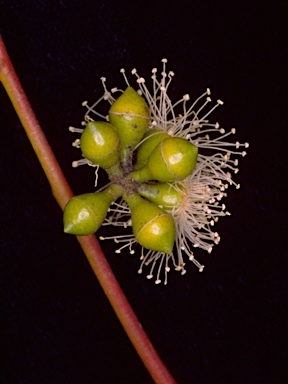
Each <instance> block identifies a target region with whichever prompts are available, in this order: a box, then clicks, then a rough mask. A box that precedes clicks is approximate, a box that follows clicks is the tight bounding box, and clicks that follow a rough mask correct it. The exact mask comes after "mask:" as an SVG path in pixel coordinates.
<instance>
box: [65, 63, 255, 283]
mask: <svg viewBox="0 0 288 384" xmlns="http://www.w3.org/2000/svg"><path fill="white" fill-rule="evenodd" d="M162 63H163V68H162V72H161V75H160V76H157V69H156V68H153V69H152V87H151V88H152V92H150V91H149V90H148V88H147V86H146V82H145V79H144V78H143V77H141V76H139V75H138V73H137V71H136V69H133V70H132V74H133V75H134V76H135V77H136V84H137V87H138V90H137V92H135V91H134V90H133V88H132V87H131V86H130V84H129V81H128V79H127V77H126V74H125V71H124V69H121V73H122V74H123V76H124V79H125V82H126V84H127V87H128V88H127V89H126V90H125V91H122V90H120V89H118V88H113V89H111V91H108V89H107V87H106V79H105V78H103V77H102V78H101V81H102V84H103V88H104V93H103V96H102V97H101V98H100V99H99V100H97V102H96V103H94V104H93V105H92V106H89V105H88V103H87V102H84V103H83V105H84V106H85V107H86V108H87V112H86V114H85V117H84V122H83V125H85V129H82V128H74V127H70V131H72V132H77V133H81V139H77V140H76V141H75V142H74V143H73V145H74V146H75V147H78V148H81V151H82V155H83V158H82V159H81V160H79V161H74V162H73V166H74V167H76V166H79V165H82V164H88V165H90V166H94V167H95V168H96V184H97V171H98V168H99V166H100V167H102V168H104V169H105V170H106V172H107V174H108V176H109V178H110V181H111V182H110V183H109V184H108V186H107V187H106V188H105V189H104V190H103V189H101V191H98V192H96V193H94V194H85V195H80V196H76V197H75V198H73V199H72V200H70V202H69V203H68V204H67V207H66V209H65V212H64V227H65V232H67V233H72V234H77V235H79V234H80V235H85V234H90V233H93V232H95V231H97V229H98V228H99V227H100V226H101V225H112V226H122V227H123V228H125V229H127V230H129V228H131V227H132V233H129V234H126V235H119V236H117V235H115V236H110V237H105V238H104V237H100V239H101V240H107V239H113V240H114V241H115V242H116V243H119V244H120V247H119V248H118V249H117V250H116V253H120V252H121V251H122V250H123V249H129V251H130V253H131V254H133V253H134V249H133V246H134V245H135V244H136V243H139V244H140V245H141V246H142V251H141V256H140V259H141V265H140V268H139V271H138V272H139V273H142V269H143V267H144V266H148V265H150V269H149V272H148V275H147V278H148V279H152V278H155V283H156V284H159V283H161V281H162V280H163V279H164V284H167V273H168V272H169V270H170V267H171V265H173V267H174V269H175V270H176V271H180V273H181V274H184V273H185V272H186V270H185V257H188V259H189V260H191V261H192V262H193V263H194V264H195V265H196V266H197V267H198V268H199V271H200V272H201V271H202V270H203V268H204V266H203V265H201V264H200V263H199V262H198V261H197V260H196V259H195V257H194V252H193V249H194V248H201V249H203V250H205V251H207V252H208V253H210V252H211V251H212V249H213V246H214V244H218V243H219V241H220V236H219V234H218V232H216V231H214V224H215V223H216V222H217V221H218V220H219V217H222V216H227V215H230V213H229V212H228V211H227V210H226V206H225V204H224V203H223V202H222V199H223V197H225V196H226V195H227V189H228V187H229V185H234V186H235V187H236V188H237V189H238V188H239V187H240V185H239V184H236V183H235V182H234V181H233V180H232V174H233V173H234V174H236V173H237V172H238V159H237V156H245V155H246V150H245V149H246V148H248V146H249V145H248V143H243V144H242V143H239V142H238V141H236V142H232V141H230V140H229V139H230V136H231V135H234V134H235V133H236V130H235V128H232V129H231V130H229V131H227V132H226V131H225V129H224V128H222V127H221V126H220V125H219V124H218V123H210V122H209V120H208V116H209V115H210V114H211V113H212V112H213V111H214V110H215V108H217V107H218V106H220V105H222V104H223V102H222V101H221V100H217V101H216V103H212V99H211V92H210V90H209V89H207V90H206V91H205V92H204V93H203V94H202V95H201V96H200V97H198V98H197V99H196V100H195V101H194V102H193V103H190V102H189V101H190V97H189V95H188V94H186V95H184V96H183V97H182V98H181V99H180V100H178V101H177V102H175V103H173V102H172V101H171V99H170V97H169V96H168V88H169V85H170V83H171V81H172V78H173V76H174V73H173V72H172V71H169V72H167V70H166V63H167V60H166V59H163V60H162ZM117 93H121V96H120V97H119V98H114V96H113V95H114V94H117ZM102 101H103V102H107V103H108V104H107V105H108V106H109V107H110V109H109V115H108V116H105V115H102V114H100V113H99V112H98V111H97V106H98V104H99V103H100V102H102ZM209 105H212V107H210V108H209ZM99 118H100V119H102V121H101V122H99V121H97V120H98V119H99ZM91 212H92V213H93V214H92V216H93V220H91V218H90V216H91ZM107 212H109V213H108V215H107ZM89 215H90V216H89ZM95 217H96V218H95ZM171 218H172V219H173V220H171ZM157 231H158V232H157Z"/></svg>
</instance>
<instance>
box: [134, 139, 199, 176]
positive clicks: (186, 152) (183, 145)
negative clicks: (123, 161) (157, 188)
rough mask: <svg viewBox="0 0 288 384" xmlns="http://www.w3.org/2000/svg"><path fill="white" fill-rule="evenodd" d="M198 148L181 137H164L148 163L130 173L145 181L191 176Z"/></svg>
mask: <svg viewBox="0 0 288 384" xmlns="http://www.w3.org/2000/svg"><path fill="white" fill-rule="evenodd" d="M197 156H198V148H197V147H196V146H195V145H194V144H192V143H190V142H189V141H188V140H185V139H181V138H179V137H169V138H168V139H164V140H163V141H161V143H160V144H158V145H157V147H156V148H155V149H154V150H153V152H152V153H151V155H150V156H149V159H148V163H147V164H146V165H145V166H144V167H143V168H141V169H139V170H138V171H135V172H133V173H131V174H130V177H131V178H134V179H135V180H137V181H140V182H143V181H148V180H158V181H164V182H172V181H180V180H184V179H185V178H186V177H187V176H189V175H190V174H191V173H192V172H193V170H194V168H195V166H196V163H197Z"/></svg>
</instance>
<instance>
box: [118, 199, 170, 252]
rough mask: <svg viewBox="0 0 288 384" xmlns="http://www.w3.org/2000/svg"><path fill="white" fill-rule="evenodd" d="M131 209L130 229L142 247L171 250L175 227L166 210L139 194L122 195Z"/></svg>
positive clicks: (164, 250)
mask: <svg viewBox="0 0 288 384" xmlns="http://www.w3.org/2000/svg"><path fill="white" fill-rule="evenodd" d="M123 197H124V199H125V200H126V202H127V203H128V205H129V207H130V209H131V218H132V230H133V233H134V236H135V238H136V240H137V241H138V243H139V244H140V245H142V247H144V248H147V249H151V250H153V251H158V252H164V253H171V252H172V251H173V246H174V241H175V236H176V228H175V223H174V220H173V218H172V216H170V215H169V214H168V213H167V212H166V211H164V210H163V209H161V208H159V207H158V206H157V205H156V204H153V203H151V202H149V201H147V200H144V199H142V198H141V197H140V196H138V195H136V194H133V195H132V196H125V195H124V196H123Z"/></svg>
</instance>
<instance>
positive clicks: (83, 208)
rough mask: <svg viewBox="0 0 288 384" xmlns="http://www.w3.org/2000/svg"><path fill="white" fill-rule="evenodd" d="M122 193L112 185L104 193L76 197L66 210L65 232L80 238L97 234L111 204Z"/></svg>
mask: <svg viewBox="0 0 288 384" xmlns="http://www.w3.org/2000/svg"><path fill="white" fill-rule="evenodd" d="M122 192H123V190H122V188H121V187H119V186H117V185H113V184H112V185H111V186H109V187H108V188H107V189H106V190H104V191H102V192H96V193H85V194H83V195H78V196H74V197H73V198H72V199H71V200H69V201H68V203H67V204H66V207H65V209H64V215H63V222H64V232H65V233H69V234H71V235H78V236H86V235H91V234H92V233H95V232H96V231H97V230H98V229H99V228H100V227H101V225H102V223H103V221H104V220H105V218H106V215H107V211H108V208H109V207H110V205H111V203H112V202H113V201H114V200H116V199H117V198H118V197H119V196H121V194H122Z"/></svg>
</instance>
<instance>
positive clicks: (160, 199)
mask: <svg viewBox="0 0 288 384" xmlns="http://www.w3.org/2000/svg"><path fill="white" fill-rule="evenodd" d="M138 193H139V194H140V195H141V196H143V197H145V198H146V199H148V200H149V201H152V203H155V204H157V205H161V206H163V207H164V208H173V207H178V206H179V205H180V203H181V200H182V198H183V196H182V194H181V193H180V192H179V191H177V190H176V189H175V188H174V187H173V186H171V185H170V184H166V183H161V184H141V185H140V188H139V190H138Z"/></svg>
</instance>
